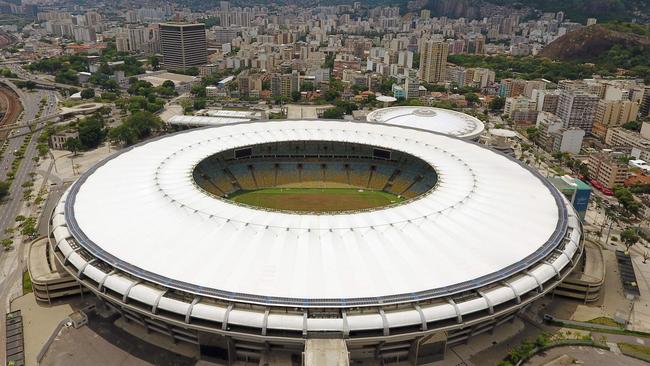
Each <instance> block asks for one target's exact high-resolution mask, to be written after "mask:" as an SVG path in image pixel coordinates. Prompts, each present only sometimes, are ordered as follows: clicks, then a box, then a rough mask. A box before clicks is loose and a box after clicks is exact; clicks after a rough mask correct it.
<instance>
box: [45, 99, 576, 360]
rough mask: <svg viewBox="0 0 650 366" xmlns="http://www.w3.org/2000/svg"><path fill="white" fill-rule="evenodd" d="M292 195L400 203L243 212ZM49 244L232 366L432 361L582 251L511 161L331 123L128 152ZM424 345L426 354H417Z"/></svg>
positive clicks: (80, 188)
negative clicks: (307, 349) (341, 349)
mask: <svg viewBox="0 0 650 366" xmlns="http://www.w3.org/2000/svg"><path fill="white" fill-rule="evenodd" d="M434 111H435V112H436V115H437V116H439V118H442V117H443V116H444V114H443V113H441V112H439V110H438V109H435V110H434ZM451 116H455V113H454V114H451ZM476 129H477V127H475V128H474V130H476ZM481 129H482V127H481ZM291 187H293V188H291ZM295 187H302V188H301V189H318V190H321V191H325V190H327V189H335V190H336V189H350V188H352V190H353V191H358V192H368V191H372V192H375V191H376V192H378V194H381V195H386V196H390V197H393V198H391V199H390V200H388V201H386V202H385V203H384V204H377V205H374V206H368V207H367V206H363V205H361V206H354V207H353V206H350V207H348V206H345V205H343V206H335V207H336V208H332V207H330V208H328V209H319V208H318V207H305V206H304V205H303V206H300V204H301V202H299V205H298V206H295V205H294V206H292V208H291V209H289V208H287V207H284V206H282V205H283V204H285V202H283V201H287V200H288V199H287V200H282V199H280V200H279V201H280V206H277V207H275V206H274V207H259V206H257V205H256V204H255V203H253V204H252V203H251V202H255V201H249V202H248V203H242V202H238V201H237V200H236V197H238V195H240V194H241V193H242V192H255V191H259V190H262V189H265V190H269V189H270V192H275V193H278V192H280V193H282V192H284V191H285V190H287V191H290V190H291V189H295ZM305 187H307V188H305ZM328 192H329V191H328ZM341 192H347V193H349V192H350V191H349V190H348V191H341ZM331 197H334V198H330V200H338V199H340V200H341V202H345V203H346V204H350V202H353V201H354V200H355V199H356V197H352V196H345V197H344V196H341V197H340V198H339V197H338V196H331ZM303 198H304V197H303ZM321 200H322V198H321ZM303 203H304V202H303ZM320 203H322V204H323V205H325V206H327V205H329V204H331V202H320ZM294 204H295V202H294ZM312 204H314V203H313V202H311V203H308V205H307V206H309V205H312ZM344 206H345V207H344ZM297 207H300V209H298V208H297ZM328 207H329V206H328ZM355 207H356V208H355ZM51 233H52V235H51V243H52V244H51V245H52V250H53V251H54V253H55V254H56V256H57V258H59V259H60V260H61V262H62V263H63V265H64V267H65V268H66V269H67V270H68V272H70V273H71V274H72V275H73V276H75V277H76V278H78V279H79V281H80V282H81V283H82V284H83V285H84V286H85V287H87V288H88V289H90V290H91V291H93V292H94V293H96V294H97V295H98V296H99V297H100V298H102V299H103V300H105V301H106V303H107V304H108V305H110V306H111V307H114V308H116V309H118V310H119V311H120V312H121V313H125V314H127V315H128V316H130V317H132V318H134V319H139V320H140V321H142V322H143V323H147V322H149V323H152V324H154V323H155V324H163V325H164V326H163V329H165V328H164V327H168V328H169V329H172V335H171V336H172V337H174V334H176V335H177V338H178V339H179V340H184V341H188V342H191V343H198V344H201V345H202V347H207V348H206V350H212V351H214V350H221V351H219V352H222V355H226V357H227V358H228V359H236V358H237V357H238V355H243V354H246V355H247V357H248V356H250V355H251V354H252V353H255V352H257V353H260V352H262V351H263V350H264V349H267V348H268V347H267V348H264V347H262V348H256V349H255V350H254V352H253V351H251V346H250V344H251V343H254V344H261V345H264V344H266V345H267V346H268V345H269V344H271V345H272V347H271V348H275V349H277V350H278V351H281V352H288V353H294V354H300V352H302V351H303V349H302V345H303V344H304V342H305V339H306V338H319V337H325V338H327V337H335V338H340V339H343V340H344V341H345V344H346V346H347V348H348V350H349V351H350V352H351V353H350V355H351V357H352V358H355V359H363V358H368V357H370V358H373V357H377V358H382V359H384V360H385V361H390V360H392V359H393V358H394V357H397V358H398V359H399V358H400V357H401V358H402V359H403V357H404V356H405V355H406V356H409V355H410V356H413V357H415V358H416V359H421V360H423V362H424V360H431V359H436V358H437V357H439V356H440V354H441V353H440V352H441V349H440V347H442V350H444V347H445V346H446V345H447V344H453V343H455V342H459V341H462V340H464V339H466V338H467V337H468V336H469V335H468V334H471V333H472V332H473V331H480V330H482V329H491V328H492V327H494V326H496V324H500V323H501V322H502V321H503V320H505V319H509V318H510V317H512V316H513V314H514V313H515V312H516V311H517V310H518V309H520V308H521V307H522V306H524V305H525V304H528V303H529V302H531V301H533V300H534V299H536V298H538V297H540V296H543V294H545V293H546V292H547V291H549V290H551V289H552V288H553V287H555V285H557V283H558V282H559V281H561V280H562V279H563V278H564V277H565V276H566V275H567V274H568V273H569V272H570V271H571V269H572V268H573V266H574V263H576V258H577V257H578V256H579V255H580V253H581V250H582V247H581V240H580V236H581V235H580V227H579V222H578V220H577V217H576V215H575V213H574V211H573V209H572V208H571V206H570V204H569V203H568V202H567V201H566V199H564V198H563V196H562V195H561V194H559V192H558V191H557V190H556V189H554V188H553V187H552V186H551V185H550V184H549V183H548V182H547V181H546V180H545V179H544V178H543V177H541V176H540V175H539V174H538V173H536V172H535V171H532V170H530V169H529V168H527V167H526V166H524V165H522V164H520V163H519V162H518V161H517V160H514V159H511V158H509V157H507V156H504V155H501V154H499V153H497V152H494V151H492V150H489V149H486V148H484V147H482V146H480V145H478V144H475V143H472V142H468V141H465V140H462V139H457V138H453V137H449V136H445V135H442V134H438V133H432V132H428V131H425V130H423V129H413V128H410V127H405V126H404V125H401V126H395V125H389V124H388V123H386V124H381V125H378V124H376V123H356V122H342V121H277V122H276V121H268V122H245V123H240V124H231V125H228V126H222V127H211V128H202V129H195V130H188V131H184V132H181V133H177V134H174V135H171V136H166V137H162V138H159V139H156V140H153V141H149V142H146V143H143V144H140V145H137V146H134V147H132V148H129V149H126V150H124V151H122V152H119V153H117V154H115V155H113V156H112V157H110V158H108V159H107V160H105V161H103V162H102V163H100V164H99V165H97V166H96V167H94V168H93V169H91V170H90V171H88V172H87V173H85V174H84V175H83V176H82V177H81V178H80V179H79V180H78V181H77V182H75V183H74V184H73V185H72V186H71V188H70V189H69V190H68V192H66V194H65V195H64V196H63V198H62V199H61V202H60V203H59V205H58V206H57V207H56V209H55V211H54V213H53V216H52V220H51ZM174 329H177V331H176V330H174ZM468 330H470V333H468ZM174 332H176V333H174ZM215 337H216V338H215ZM220 337H221V338H220ZM431 337H434V338H435V339H436V341H435V342H434V341H431V342H432V343H431V344H436V345H437V346H436V347H433V348H432V347H430V346H427V347H425V346H422V347H420V348H417V349H416V350H414V349H413V347H411V346H412V345H413V342H416V343H417V342H425V341H426V340H431V339H432V338H431ZM207 339H210V341H207ZM427 342H428V341H427ZM368 349H369V350H372V352H370V353H368V351H367V350H368ZM202 350H203V348H202ZM396 350H397V351H396ZM395 352H398V353H397V354H396V353H395ZM413 352H415V354H413ZM442 353H444V352H442ZM259 357H262V355H261V354H260V355H259Z"/></svg>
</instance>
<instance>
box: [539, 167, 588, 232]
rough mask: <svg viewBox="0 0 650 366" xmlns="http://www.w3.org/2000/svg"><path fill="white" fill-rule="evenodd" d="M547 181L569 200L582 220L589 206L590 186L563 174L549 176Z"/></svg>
mask: <svg viewBox="0 0 650 366" xmlns="http://www.w3.org/2000/svg"><path fill="white" fill-rule="evenodd" d="M549 181H550V182H551V183H553V185H554V186H555V188H557V189H558V190H559V191H560V192H562V194H564V196H565V197H566V198H567V199H568V200H569V202H571V204H572V205H573V208H574V209H575V210H576V212H577V213H578V217H580V220H582V221H584V220H585V216H586V214H587V208H588V207H589V199H590V198H591V192H592V190H593V189H592V188H591V186H590V185H589V184H587V183H585V182H583V181H582V180H580V179H578V178H574V177H571V176H569V175H564V176H561V177H550V178H549Z"/></svg>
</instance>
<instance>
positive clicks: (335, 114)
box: [323, 108, 344, 119]
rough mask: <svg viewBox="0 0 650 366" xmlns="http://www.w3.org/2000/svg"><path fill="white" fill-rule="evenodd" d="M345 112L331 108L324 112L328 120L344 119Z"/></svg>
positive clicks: (324, 116)
mask: <svg viewBox="0 0 650 366" xmlns="http://www.w3.org/2000/svg"><path fill="white" fill-rule="evenodd" d="M343 112H344V111H343V110H342V109H340V108H329V109H326V110H325V112H323V118H328V119H343V114H344V113H343Z"/></svg>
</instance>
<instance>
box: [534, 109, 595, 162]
mask: <svg viewBox="0 0 650 366" xmlns="http://www.w3.org/2000/svg"><path fill="white" fill-rule="evenodd" d="M563 126H564V122H563V121H562V119H561V118H560V117H558V116H556V115H554V114H552V113H549V112H544V111H542V112H539V114H538V115H537V124H536V127H537V129H538V131H539V138H538V141H537V143H538V144H539V145H540V146H541V147H542V148H543V149H544V150H546V151H548V152H556V151H559V152H568V153H571V154H579V153H580V149H581V148H582V140H583V139H584V136H585V131H584V130H582V129H579V128H576V127H572V128H564V127H563Z"/></svg>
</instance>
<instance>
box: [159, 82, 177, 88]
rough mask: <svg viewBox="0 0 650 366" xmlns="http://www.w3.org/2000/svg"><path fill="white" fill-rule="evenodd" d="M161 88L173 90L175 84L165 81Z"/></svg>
mask: <svg viewBox="0 0 650 366" xmlns="http://www.w3.org/2000/svg"><path fill="white" fill-rule="evenodd" d="M162 87H163V88H171V89H174V88H176V84H174V82H173V81H171V80H165V81H164V82H163V83H162Z"/></svg>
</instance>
